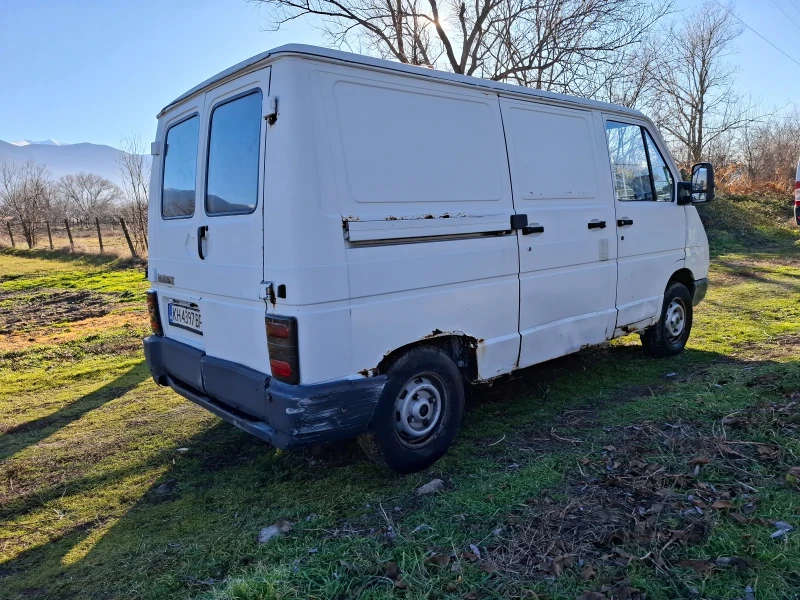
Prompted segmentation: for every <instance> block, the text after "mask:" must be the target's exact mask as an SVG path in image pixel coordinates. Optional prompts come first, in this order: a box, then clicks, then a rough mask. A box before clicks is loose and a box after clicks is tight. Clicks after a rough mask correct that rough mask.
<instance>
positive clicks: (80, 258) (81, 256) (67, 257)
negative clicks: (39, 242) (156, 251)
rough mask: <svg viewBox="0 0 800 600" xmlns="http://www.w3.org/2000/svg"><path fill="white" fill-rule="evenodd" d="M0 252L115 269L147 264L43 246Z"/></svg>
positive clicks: (118, 257) (1, 252) (21, 256)
mask: <svg viewBox="0 0 800 600" xmlns="http://www.w3.org/2000/svg"><path fill="white" fill-rule="evenodd" d="M0 254H3V255H5V256H16V257H19V258H39V259H42V260H55V261H58V262H66V263H80V264H83V265H90V266H93V267H99V266H103V265H109V266H112V267H114V268H115V269H129V268H131V267H135V266H142V267H144V265H145V264H147V261H145V260H142V259H136V258H130V257H127V258H126V257H123V256H119V255H117V254H108V253H104V254H98V253H93V252H72V251H64V250H46V249H44V248H33V249H30V250H25V249H21V248H0Z"/></svg>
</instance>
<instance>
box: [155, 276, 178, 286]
mask: <svg viewBox="0 0 800 600" xmlns="http://www.w3.org/2000/svg"><path fill="white" fill-rule="evenodd" d="M158 283H168V284H169V285H175V278H174V277H173V276H172V275H162V274H161V273H159V274H158Z"/></svg>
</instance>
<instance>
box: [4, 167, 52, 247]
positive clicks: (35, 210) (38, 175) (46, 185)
mask: <svg viewBox="0 0 800 600" xmlns="http://www.w3.org/2000/svg"><path fill="white" fill-rule="evenodd" d="M51 191H52V186H51V181H50V173H49V172H48V170H47V167H45V166H44V165H38V164H36V163H35V162H33V161H28V162H25V163H12V162H6V161H2V162H0V210H2V212H3V213H5V214H7V215H8V216H11V217H12V218H14V219H17V220H19V222H20V223H21V225H22V234H23V236H24V237H25V241H26V242H27V243H28V247H29V248H32V247H34V246H35V245H36V223H37V222H38V221H42V220H44V219H45V218H46V216H47V213H48V211H49V210H50V194H51Z"/></svg>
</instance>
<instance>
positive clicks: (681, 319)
mask: <svg viewBox="0 0 800 600" xmlns="http://www.w3.org/2000/svg"><path fill="white" fill-rule="evenodd" d="M691 332H692V296H691V294H689V290H688V289H686V286H685V285H683V284H682V283H679V282H677V281H676V282H674V283H671V284H670V285H669V286H668V287H667V291H666V292H665V293H664V304H663V306H662V308H661V318H660V319H659V320H658V323H656V324H655V325H653V326H651V327H649V328H648V329H646V330H645V331H644V333H643V334H642V336H641V337H642V346H644V349H645V351H646V352H647V353H648V354H649V355H651V356H657V357H663V356H674V355H675V354H678V353H679V352H681V351H682V350H683V349H684V348H685V347H686V342H687V341H689V335H690V334H691Z"/></svg>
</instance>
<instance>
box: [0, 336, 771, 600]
mask: <svg viewBox="0 0 800 600" xmlns="http://www.w3.org/2000/svg"><path fill="white" fill-rule="evenodd" d="M718 358H720V355H719V354H716V353H709V352H703V351H697V350H687V351H686V352H685V353H684V354H682V355H681V356H679V357H676V358H672V359H667V360H662V361H657V360H653V359H649V358H646V357H644V356H643V354H642V352H641V348H640V347H635V346H632V347H628V346H615V347H613V348H611V349H602V348H601V349H590V350H587V351H584V352H580V353H577V354H574V355H570V356H567V357H563V358H561V359H556V360H553V361H550V362H548V363H544V364H541V365H537V366H535V367H532V368H529V369H525V370H523V371H520V372H519V373H518V374H515V375H513V376H509V377H506V378H505V379H503V380H501V381H498V382H496V383H495V384H494V385H492V386H481V387H478V388H475V389H474V390H473V393H472V400H471V402H470V406H471V409H470V414H468V416H467V419H466V421H465V426H464V431H463V433H462V435H461V436H460V441H459V443H457V445H456V447H455V448H454V449H453V450H452V452H451V458H450V460H446V461H442V463H439V465H437V467H434V469H445V470H446V471H443V472H442V473H443V476H444V477H445V478H446V479H447V478H452V477H456V478H458V477H461V478H465V477H466V478H469V477H470V476H471V474H470V472H469V470H470V469H471V468H474V464H475V463H474V462H471V461H472V460H473V459H472V457H473V456H479V455H481V453H482V452H483V448H485V446H486V444H485V443H484V442H485V441H486V439H487V436H489V435H494V433H495V432H496V431H497V428H500V430H501V431H503V435H506V434H507V435H508V438H509V439H512V438H518V437H519V438H537V437H541V436H542V435H543V434H544V435H546V434H547V433H549V432H550V431H551V429H552V428H553V426H554V425H556V424H558V418H559V416H560V415H562V414H564V412H565V411H569V410H573V409H576V408H579V407H581V406H586V405H587V403H588V404H590V405H592V406H593V407H594V408H597V407H602V406H604V405H607V404H613V403H624V402H629V401H632V400H636V399H637V398H642V397H649V396H650V395H651V394H652V390H653V389H657V386H658V385H660V384H665V385H668V383H667V381H666V380H665V379H663V375H664V373H666V372H668V371H673V370H686V369H688V368H689V367H692V368H695V367H696V366H698V365H703V364H708V363H712V362H713V361H715V360H716V359H718ZM769 363H770V361H763V362H762V363H760V364H769ZM140 376H141V372H138V371H134V372H133V373H128V374H126V376H123V378H124V377H130V378H131V380H138V379H139V377H140ZM123 378H120V379H123ZM130 383H131V381H128V382H127V384H126V385H125V386H124V387H129V384H130ZM643 384H644V385H643ZM119 388H120V381H119V380H117V381H116V382H114V383H113V384H111V385H110V386H106V388H105V389H106V393H107V394H111V395H112V396H116V395H118V391H120V390H119ZM115 390H117V391H115ZM571 390H574V392H571ZM101 402H102V401H101V400H100V398H99V397H95V398H94V399H93V400H92V401H91V404H92V405H96V404H98V403H101ZM501 407H502V408H501ZM86 408H87V409H88V405H87V406H86ZM520 417H521V418H520ZM489 428H494V429H495V432H489V431H488V429H489ZM175 443H176V444H180V445H181V446H185V447H188V448H189V450H188V452H187V453H185V454H173V455H172V456H173V457H175V458H172V466H171V467H170V468H169V469H168V471H167V472H166V473H165V474H164V475H163V476H161V477H160V478H159V479H158V480H157V481H155V482H154V483H152V485H151V486H150V488H149V490H147V491H145V492H144V493H142V494H141V495H138V496H137V497H136V498H131V501H132V505H131V506H130V508H128V509H125V511H126V512H125V514H124V516H123V517H122V518H121V519H120V520H119V521H118V522H117V523H116V524H114V525H113V526H112V527H110V529H109V530H108V531H106V532H105V533H104V534H103V535H102V537H101V538H100V539H99V540H98V541H97V542H96V543H95V544H94V545H93V546H91V547H90V548H89V549H88V551H87V552H85V555H83V557H82V558H80V559H79V560H77V561H75V562H74V563H73V564H70V565H65V564H64V562H65V561H64V557H65V556H66V555H67V553H69V552H70V550H71V549H72V548H74V547H76V546H78V545H79V544H82V543H85V540H86V539H87V538H89V537H90V535H91V531H90V528H89V527H88V526H86V527H85V528H83V529H82V528H80V527H77V528H73V529H72V530H70V531H69V532H68V534H67V535H65V536H61V537H59V538H58V539H56V540H53V541H50V542H47V543H45V544H42V545H40V546H38V547H35V548H32V549H30V550H27V551H25V552H23V553H21V554H20V555H19V556H17V557H15V558H14V559H12V560H10V561H8V562H7V563H6V564H5V565H3V566H2V567H1V569H2V571H4V573H5V575H6V583H7V584H8V585H9V586H10V587H9V588H8V589H10V590H15V591H18V592H21V591H22V590H23V589H24V588H27V589H30V590H33V591H34V592H35V593H34V594H33V595H34V597H35V595H36V594H40V595H41V597H47V598H54V599H58V598H83V597H86V598H89V597H97V594H98V593H99V592H100V591H105V592H106V593H107V594H108V595H109V596H114V595H115V593H116V592H119V593H121V594H122V595H127V594H124V593H122V592H121V590H128V591H130V590H133V589H136V590H138V592H137V594H135V595H136V596H137V597H172V598H179V597H186V596H190V595H195V594H197V593H199V592H201V591H204V590H207V589H208V586H207V585H206V584H204V583H203V582H204V581H212V580H213V581H215V582H219V581H220V580H222V579H225V578H226V577H227V576H228V575H229V574H236V573H241V571H242V569H244V568H246V565H248V564H249V563H251V562H253V561H256V560H262V559H264V556H265V554H264V553H265V552H273V550H272V549H271V548H264V547H261V546H259V545H258V544H256V543H255V535H256V534H257V533H258V531H259V528H260V527H263V526H265V525H268V524H270V523H272V522H274V521H275V520H276V518H283V516H282V515H290V517H289V518H292V519H298V520H302V516H303V515H304V514H308V513H312V512H316V511H319V510H321V511H323V512H326V513H328V514H330V515H332V518H333V519H334V520H335V521H336V522H339V521H341V520H343V519H348V520H349V519H352V518H353V516H354V511H355V513H358V511H359V510H363V506H364V504H363V501H364V498H368V497H369V496H370V495H372V497H373V498H375V497H377V498H379V499H380V502H381V503H383V504H384V505H385V506H389V507H391V506H394V505H395V502H413V501H414V500H408V499H407V500H400V501H398V499H397V493H398V492H397V490H398V485H399V487H402V488H403V489H404V490H405V488H406V487H413V486H416V485H417V482H418V480H419V479H420V476H419V475H416V476H414V475H412V476H405V477H404V476H399V475H394V474H391V473H389V472H386V471H384V470H382V469H380V468H378V467H375V466H373V465H371V464H369V463H367V462H366V460H365V459H364V458H363V457H361V455H360V453H359V452H358V449H357V446H356V445H355V444H354V443H345V444H336V445H331V446H322V447H317V448H310V449H306V450H303V451H301V452H294V453H285V452H279V451H276V450H274V449H272V448H270V447H269V446H267V445H265V444H264V443H262V442H260V441H259V440H256V439H255V438H252V437H251V436H248V435H247V434H244V433H242V432H240V431H238V430H237V429H235V428H233V427H231V426H229V425H227V424H225V423H222V422H218V423H217V424H215V425H214V426H212V427H211V428H209V429H207V430H205V431H204V432H202V433H200V434H198V435H196V436H194V437H193V438H191V439H183V440H180V439H179V440H176V442H175ZM559 451H563V449H562V450H559V449H557V448H545V449H543V452H544V454H543V455H542V456H543V457H546V456H547V455H548V452H549V453H550V455H551V456H553V455H555V454H556V453H557V452H559ZM167 454H168V453H167ZM167 454H163V455H160V457H161V458H158V459H157V460H156V459H148V460H147V461H146V463H141V464H137V465H136V466H134V467H132V468H130V469H124V470H123V471H120V472H118V473H117V472H115V473H109V474H107V475H104V476H102V477H97V478H85V479H83V480H76V481H75V482H73V483H74V486H73V484H70V491H71V493H74V490H76V489H78V487H80V488H84V489H83V490H82V492H83V493H91V492H92V491H93V490H94V491H96V493H97V494H101V493H102V492H103V487H104V486H105V485H108V484H109V483H110V482H111V483H113V481H114V479H115V478H120V477H124V476H127V475H129V474H131V473H135V472H136V470H137V469H141V470H142V471H143V472H144V471H145V470H146V468H147V466H148V465H149V466H152V463H153V462H154V460H155V461H156V462H158V461H161V464H164V463H165V462H167V460H169V458H170V457H169V456H167ZM177 457H180V458H177ZM487 459H489V460H491V457H488V456H487V457H484V458H483V459H482V460H487ZM470 465H473V466H470ZM437 472H438V471H437ZM424 477H425V475H423V476H422V478H423V479H424ZM62 488H63V484H62ZM57 489H58V486H55V488H54V489H49V490H45V491H44V492H43V493H44V496H42V498H41V499H42V501H46V500H47V499H48V498H51V499H52V498H54V497H55V495H56V494H57ZM137 494H138V492H137ZM403 496H404V497H406V498H407V491H405V492H403ZM24 502H25V504H26V505H30V503H31V502H35V499H30V500H29V499H26V500H25V501H24ZM373 503H374V502H373ZM455 509H456V507H454V510H455ZM21 510H22V507H17V510H14V512H15V514H16V515H17V516H18V517H19V516H22V515H20V511H21ZM117 510H119V509H117ZM299 511H300V512H299ZM298 513H299V514H298ZM102 517H103V515H98V517H97V518H98V520H101V519H102ZM377 525H380V524H379V523H378V524H377ZM320 535H322V533H320ZM365 543H367V542H365ZM369 543H374V540H373V542H369ZM273 558H274V557H273ZM123 564H125V565H126V567H125V568H124V569H123V568H121V566H122V565H123ZM284 566H285V565H284ZM275 568H276V569H280V568H281V565H280V564H276V565H275ZM2 578H3V573H2V572H0V587H2V586H3V582H2ZM155 582H157V583H155ZM204 586H205V587H204ZM145 588H146V589H148V590H149V592H144V591H142V590H143V589H145Z"/></svg>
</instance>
